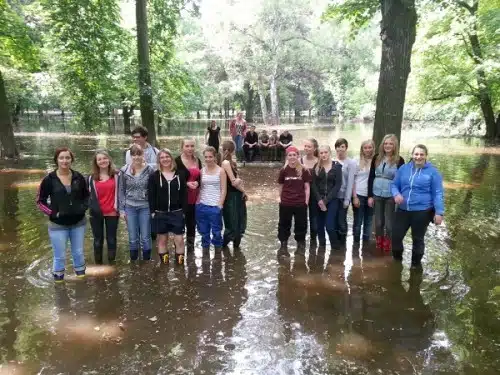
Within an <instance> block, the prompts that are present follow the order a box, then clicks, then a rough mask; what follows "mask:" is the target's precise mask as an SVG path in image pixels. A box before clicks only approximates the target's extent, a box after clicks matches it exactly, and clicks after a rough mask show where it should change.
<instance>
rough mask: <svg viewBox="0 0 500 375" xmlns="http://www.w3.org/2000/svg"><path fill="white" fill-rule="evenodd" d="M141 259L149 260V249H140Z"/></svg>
mask: <svg viewBox="0 0 500 375" xmlns="http://www.w3.org/2000/svg"><path fill="white" fill-rule="evenodd" d="M142 260H151V250H142Z"/></svg>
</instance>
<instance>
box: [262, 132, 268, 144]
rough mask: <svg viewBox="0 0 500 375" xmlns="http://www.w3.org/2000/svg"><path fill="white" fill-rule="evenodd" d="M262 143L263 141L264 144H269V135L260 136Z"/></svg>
mask: <svg viewBox="0 0 500 375" xmlns="http://www.w3.org/2000/svg"><path fill="white" fill-rule="evenodd" d="M260 141H261V142H262V143H267V142H269V134H261V135H260Z"/></svg>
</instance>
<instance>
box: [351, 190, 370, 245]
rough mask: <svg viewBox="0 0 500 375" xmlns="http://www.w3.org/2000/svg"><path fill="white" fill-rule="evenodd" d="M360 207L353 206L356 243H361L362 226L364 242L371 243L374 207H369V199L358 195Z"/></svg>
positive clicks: (353, 230) (353, 229) (353, 232)
mask: <svg viewBox="0 0 500 375" xmlns="http://www.w3.org/2000/svg"><path fill="white" fill-rule="evenodd" d="M358 199H359V207H358V208H356V207H354V206H352V211H353V213H354V224H353V228H352V235H353V237H354V241H359V237H360V236H361V225H363V241H369V240H370V237H371V234H372V219H373V207H370V206H368V197H364V196H362V195H358Z"/></svg>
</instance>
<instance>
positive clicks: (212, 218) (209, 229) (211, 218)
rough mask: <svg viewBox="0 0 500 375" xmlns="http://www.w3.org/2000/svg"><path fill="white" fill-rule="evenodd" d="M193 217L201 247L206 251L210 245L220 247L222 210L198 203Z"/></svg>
mask: <svg viewBox="0 0 500 375" xmlns="http://www.w3.org/2000/svg"><path fill="white" fill-rule="evenodd" d="M195 217H196V224H197V225H198V232H200V235H201V246H202V247H203V248H204V249H208V248H209V247H210V243H212V244H213V245H214V246H215V247H222V210H221V209H220V207H218V206H207V205H205V204H203V203H199V204H197V205H196V213H195ZM210 233H212V237H210Z"/></svg>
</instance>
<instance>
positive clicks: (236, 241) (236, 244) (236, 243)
mask: <svg viewBox="0 0 500 375" xmlns="http://www.w3.org/2000/svg"><path fill="white" fill-rule="evenodd" d="M240 246H241V237H240V236H238V237H235V239H234V241H233V248H235V249H239V248H240Z"/></svg>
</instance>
